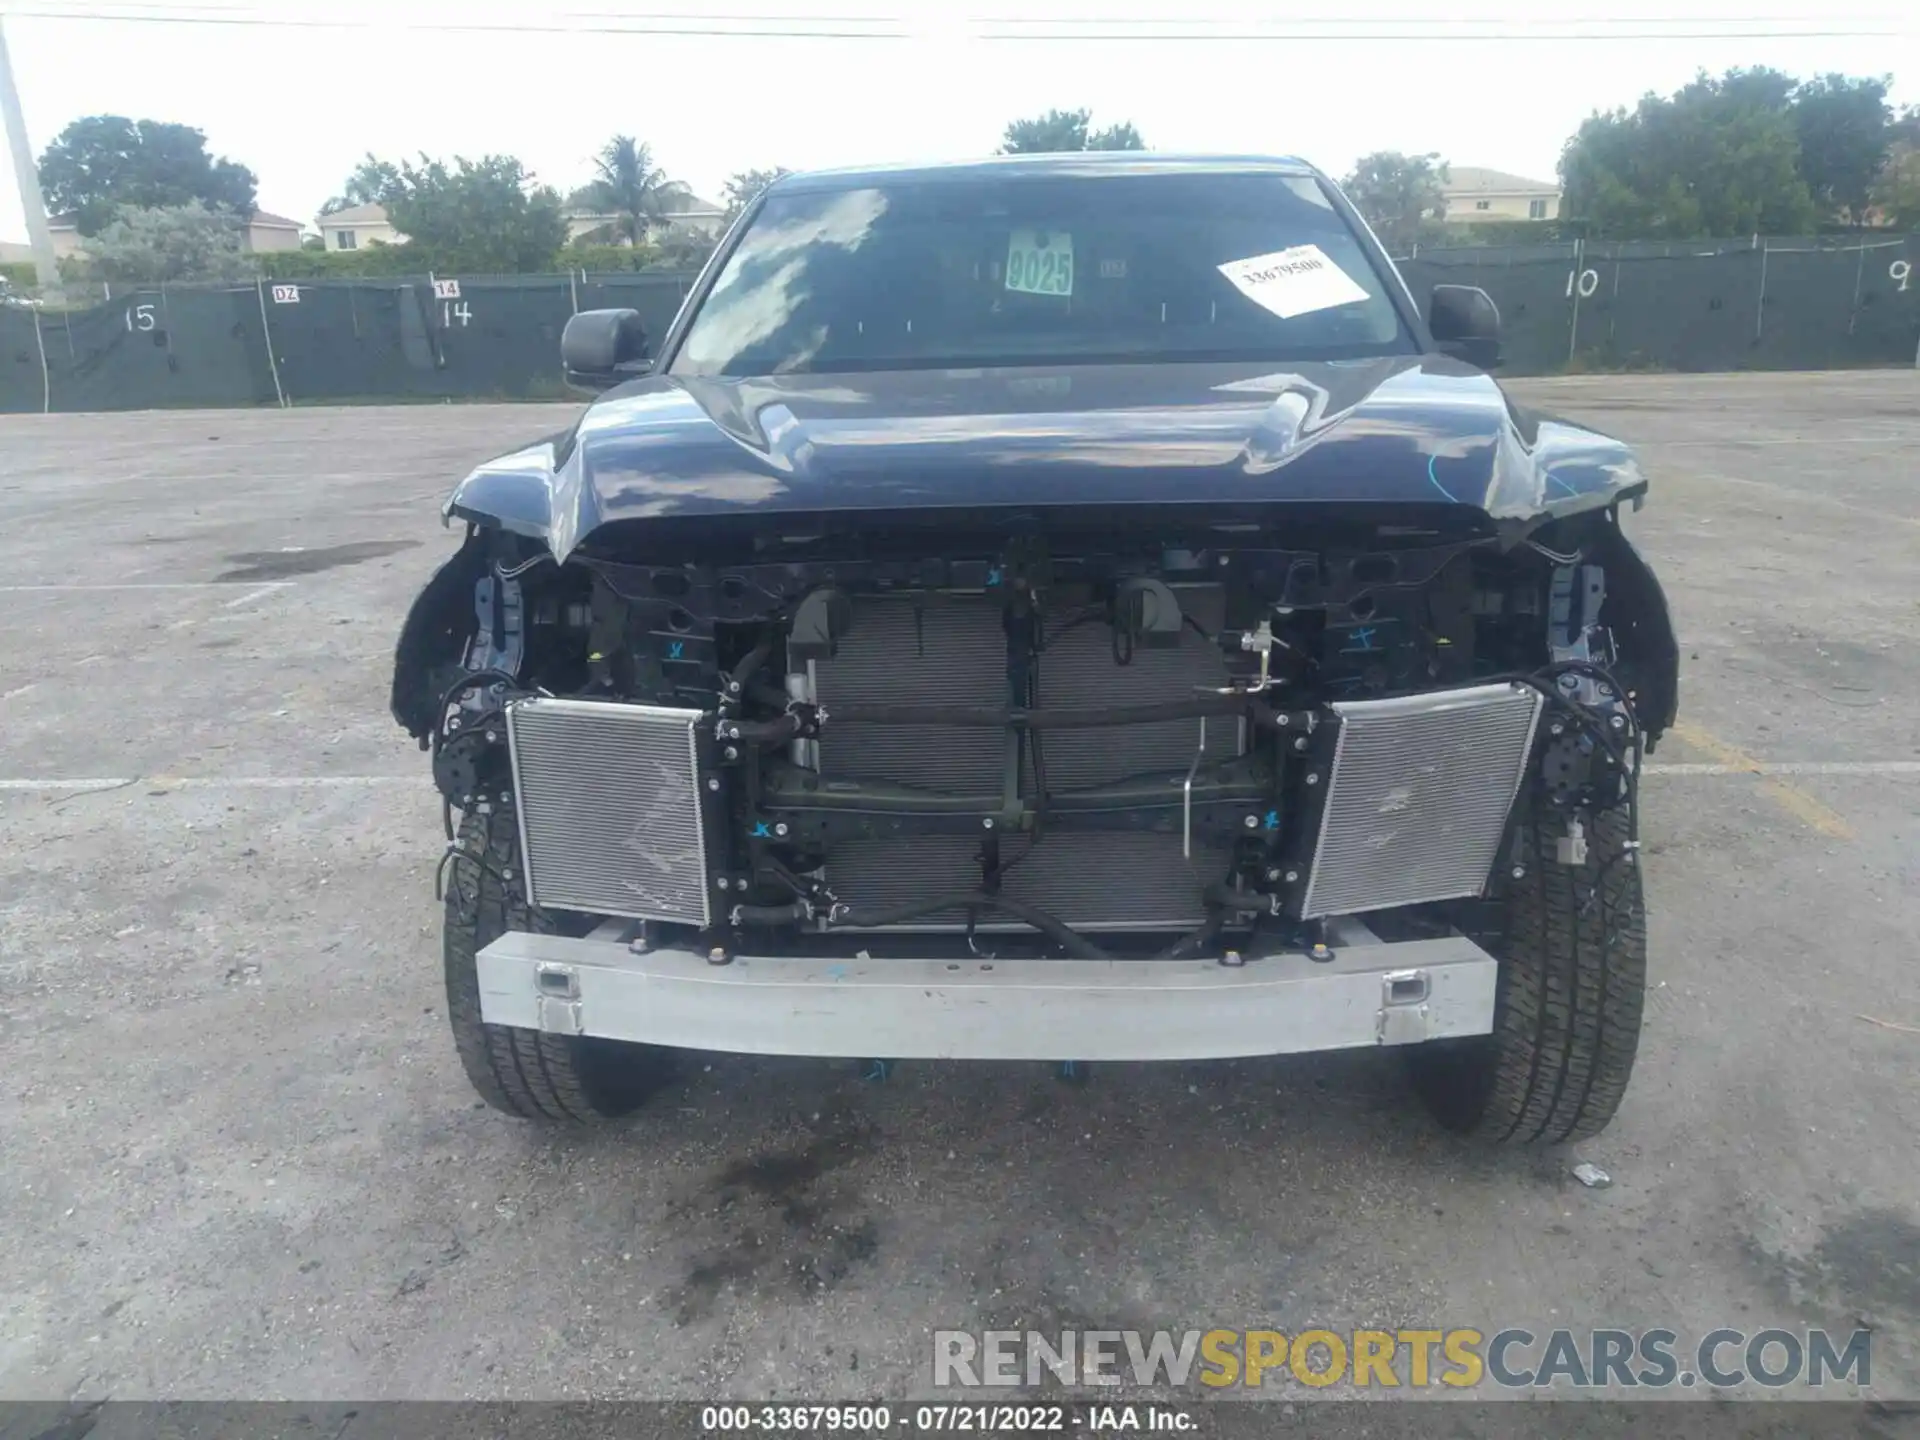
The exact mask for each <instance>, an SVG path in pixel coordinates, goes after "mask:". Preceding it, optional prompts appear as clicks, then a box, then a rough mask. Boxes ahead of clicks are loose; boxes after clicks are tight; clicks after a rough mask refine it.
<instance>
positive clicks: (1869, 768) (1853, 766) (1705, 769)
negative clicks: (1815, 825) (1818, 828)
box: [1647, 760, 1920, 775]
mask: <svg viewBox="0 0 1920 1440" xmlns="http://www.w3.org/2000/svg"><path fill="white" fill-rule="evenodd" d="M1647 773H1648V774H1649V775H1920V760H1781V761H1778V762H1762V763H1761V764H1759V765H1691V764H1674V765H1662V764H1659V763H1657V762H1649V764H1648V765H1647Z"/></svg>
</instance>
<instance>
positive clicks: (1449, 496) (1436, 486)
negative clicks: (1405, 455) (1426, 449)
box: [1427, 455, 1460, 505]
mask: <svg viewBox="0 0 1920 1440" xmlns="http://www.w3.org/2000/svg"><path fill="white" fill-rule="evenodd" d="M1439 458H1440V457H1439V456H1438V455H1429V456H1428V457H1427V479H1429V480H1431V481H1432V482H1433V488H1434V489H1436V490H1438V491H1439V492H1440V493H1441V494H1442V495H1445V496H1446V497H1447V499H1448V500H1450V501H1452V502H1453V503H1454V504H1455V505H1458V504H1459V503H1460V502H1459V501H1458V500H1454V498H1453V492H1452V491H1451V490H1449V489H1447V487H1446V486H1444V485H1442V484H1441V483H1440V477H1439V476H1438V475H1436V474H1434V473H1433V462H1434V461H1436V460H1438V459H1439Z"/></svg>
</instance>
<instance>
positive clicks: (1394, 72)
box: [0, 0, 1920, 240]
mask: <svg viewBox="0 0 1920 1440" xmlns="http://www.w3.org/2000/svg"><path fill="white" fill-rule="evenodd" d="M703 11H704V13H703ZM103 14H111V15H117V16H122V17H127V16H132V15H149V16H164V17H170V18H169V19H167V20H166V21H165V22H164V23H156V22H153V21H147V22H140V21H135V20H132V19H128V18H120V19H114V20H104V19H98V18H82V17H85V16H99V15H103ZM1545 14H1546V15H1551V16H1553V17H1554V18H1551V19H1548V18H1543V12H1542V7H1539V6H1537V5H1529V4H1527V3H1526V0H1448V3H1447V4H1445V5H1444V6H1441V5H1434V6H1431V7H1429V6H1424V5H1421V4H1419V3H1418V0H1291V3H1289V0H1267V3H1264V4H1261V5H1259V6H1251V5H1244V4H1240V5H1236V4H1233V3H1229V0H1132V3H1129V0H1094V3H1084V0H1028V3H1025V4H1021V5H1014V4H1010V3H1008V0H937V3H936V4H930V5H928V6H927V8H926V10H925V12H924V15H923V13H922V11H921V9H920V7H917V6H915V5H913V4H912V3H910V0H810V3H798V0H707V3H706V5H705V6H704V7H702V6H701V5H699V4H698V3H697V0H630V3H627V4H625V5H616V4H615V3H613V0H557V3H555V4H550V5H536V4H533V3H530V0H519V3H507V0H500V3H492V4H489V3H485V0H459V3H454V0H326V3H324V4H322V3H314V0H208V3H204V4H195V3H187V0H179V3H175V0H0V15H4V16H5V17H6V30H7V37H8V41H9V44H10V47H11V49H12V52H13V63H14V69H15V72H16V77H17V79H18V81H19V87H20V93H21V99H22V103H23V105H24V107H25V110H26V116H27V124H28V128H29V132H30V135H31V138H32V141H33V145H34V149H35V153H36V154H37V153H38V152H39V151H40V150H41V149H43V148H44V147H45V145H46V143H47V142H48V141H49V140H51V139H52V138H53V137H54V136H55V135H56V134H57V133H58V132H59V131H60V129H61V128H62V127H63V126H65V125H66V124H67V123H68V122H69V121H70V120H73V119H75V118H76V117H78V116H82V115H90V114H99V113H103V112H104V113H113V114H121V115H129V116H134V117H141V118H146V117H151V118H154V119H162V120H173V121H182V122H185V123H187V124H190V125H195V126H198V127H199V128H200V129H202V130H204V131H205V132H206V133H207V137H208V141H209V144H210V146H211V148H212V149H213V150H214V151H215V152H216V153H217V154H221V155H226V156H229V157H231V158H233V159H235V160H239V161H241V162H242V163H244V164H246V165H248V166H249V167H251V168H252V169H253V170H254V172H255V173H256V174H257V175H258V176H259V178H260V204H261V206H262V208H264V209H267V210H272V211H275V212H278V213H280V214H284V215H289V216H293V217H295V218H298V219H301V220H303V221H310V220H311V219H312V217H313V215H314V213H315V212H316V210H317V209H318V208H319V206H320V205H321V203H322V202H323V201H324V200H325V199H326V198H327V196H328V195H330V194H331V193H333V192H334V191H335V190H336V189H337V188H338V186H339V184H340V182H341V180H342V179H343V178H344V177H345V176H346V174H347V172H348V171H349V170H350V169H351V168H352V166H353V164H354V162H355V160H357V159H358V158H359V157H360V156H361V155H362V154H363V153H364V152H366V151H369V150H371V151H373V152H374V153H376V154H378V155H382V156H397V155H403V154H411V153H414V152H418V151H423V150H424V151H426V152H428V153H430V154H436V155H443V154H454V153H464V154H469V155H478V154H482V153H486V152H490V151H501V152H506V153H510V154H514V155H518V156H519V157H520V158H521V159H522V160H524V161H525V162H526V163H527V164H528V165H529V166H530V167H531V168H532V169H533V170H534V171H535V173H536V174H538V175H539V177H540V178H541V179H543V180H546V181H549V182H551V183H553V184H554V185H556V186H558V187H560V188H561V189H563V190H564V189H566V188H568V187H570V186H572V185H575V184H578V183H580V182H581V181H583V180H585V179H586V178H587V176H588V173H589V167H590V163H591V156H592V154H593V152H594V151H595V149H597V148H598V147H599V146H600V145H601V144H602V143H604V141H605V140H606V138H607V137H608V136H609V135H612V134H614V133H617V132H626V133H630V134H634V135H637V136H639V137H640V138H642V139H644V140H646V141H648V142H650V143H651V144H652V146H653V150H654V154H655V156H656V158H657V160H658V161H659V163H661V164H662V165H664V166H665V167H666V169H667V171H668V173H669V174H671V175H672V176H674V177H676V178H679V179H683V180H686V181H688V182H689V183H691V184H692V185H693V186H694V188H695V189H696V190H698V191H699V192H700V193H702V194H704V195H707V196H709V197H712V198H718V194H719V191H720V187H721V184H722V182H723V181H724V180H725V178H726V177H727V175H728V174H730V173H731V172H733V171H735V170H740V169H745V168H748V167H759V166H771V165H787V166H790V167H793V168H796V169H803V168H810V167H815V166H825V165H836V164H848V163H854V162H859V161H868V160H884V159H927V158H945V157H955V156H966V155H977V154H983V153H987V152H990V151H991V150H993V148H994V147H995V145H996V144H997V143H998V141H999V138H1000V131H1001V128H1002V127H1003V126H1004V125H1005V123H1006V122H1007V121H1008V120H1009V119H1011V118H1013V117H1015V116H1020V115H1026V114H1031V113H1035V112H1038V111H1042V110H1045V109H1047V108H1048V107H1050V106H1060V107H1063V108H1065V107H1078V106H1089V107H1091V108H1092V109H1093V111H1094V115H1095V121H1096V123H1108V122H1112V121H1116V120H1131V121H1133V122H1134V123H1135V124H1136V125H1138V126H1139V127H1140V130H1141V132H1142V134H1144V135H1145V137H1146V140H1147V143H1148V144H1149V145H1151V146H1152V147H1153V148H1155V149H1161V150H1191V151H1240V152H1246V151H1259V152H1279V153H1292V154H1299V155H1302V156H1305V157H1306V158H1307V159H1309V160H1312V161H1314V162H1315V163H1317V164H1318V165H1320V166H1322V167H1323V168H1325V169H1327V170H1330V171H1333V172H1334V173H1335V174H1338V173H1341V172H1342V171H1344V170H1345V168H1346V167H1347V166H1348V165H1349V164H1350V162H1351V161H1352V160H1353V159H1354V158H1355V157H1356V156H1358V155H1361V154H1364V153H1366V152H1368V151H1371V150H1378V149H1399V150H1409V151H1422V150H1436V151H1438V152H1440V153H1441V154H1442V155H1444V156H1445V157H1446V158H1447V159H1449V160H1451V161H1452V162H1453V163H1454V164H1456V165H1483V166H1491V167H1493V168H1495V169H1500V170H1508V171H1513V172H1515V173H1518V174H1521V175H1526V176H1531V177H1537V178H1541V179H1549V178H1551V177H1552V176H1553V173H1554V167H1555V162H1556V158H1557V156H1558V154H1559V151H1560V145H1561V142H1562V141H1563V140H1564V139H1565V137H1566V136H1567V135H1568V134H1569V133H1570V132H1571V131H1572V130H1573V128H1574V127H1575V126H1576V125H1577V124H1578V123H1579V122H1580V120H1581V119H1582V118H1584V117H1585V116H1586V115H1587V114H1588V113H1589V112H1591V111H1592V110H1594V109H1596V108H1607V107H1611V106H1614V105H1620V104H1630V103H1631V102H1632V101H1633V100H1635V99H1636V98H1637V97H1638V96H1639V95H1641V94H1642V93H1643V92H1645V91H1647V90H1657V91H1670V90H1672V89H1674V88H1676V87H1677V86H1679V85H1681V84H1684V83H1685V82H1686V81H1687V80H1688V79H1689V78H1690V77H1691V76H1692V74H1693V73H1694V72H1695V71H1696V70H1697V69H1702V68H1704V69H1707V70H1710V71H1715V72H1717V71H1720V70H1723V69H1725V68H1727V67H1728V66H1733V65H1772V66H1777V67H1779V68H1781V69H1784V70H1787V71H1789V72H1791V73H1794V74H1799V75H1806V74H1812V73H1815V72H1821V71H1828V70H1838V71H1844V72H1847V73H1851V74H1856V75H1860V74H1886V73H1892V74H1893V75H1894V76H1895V77H1896V89H1895V95H1896V98H1897V99H1901V100H1904V101H1915V100H1920V89H1916V88H1915V87H1920V53H1916V51H1917V50H1920V39H1916V36H1917V35H1920V18H1917V17H1916V12H1915V10H1914V7H1912V6H1911V5H1895V4H1892V3H1884V0H1824V3H1819V4H1816V3H1814V0H1747V3H1744V4H1740V5H1738V6H1737V7H1736V6H1735V5H1730V4H1726V3H1724V0H1723V3H1712V0H1611V3H1609V0H1564V5H1563V7H1562V8H1561V9H1560V10H1559V11H1558V12H1556V11H1554V10H1553V9H1551V8H1548V9H1547V10H1546V11H1545ZM186 16H198V17H215V18H218V17H238V18H242V19H249V20H255V21H275V22H283V21H306V22H309V23H306V24H284V23H269V24H243V25H232V24H207V23H181V17H186ZM646 17H668V18H666V19H659V18H654V19H649V18H646ZM672 17H680V18H679V19H677V20H675V19H673V18H672ZM820 17H837V18H831V19H822V18H820ZM1035 17H1040V19H1039V20H1038V22H1037V23H1038V26H1039V28H1041V29H1044V30H1047V31H1048V33H1052V34H1059V33H1061V32H1063V31H1071V30H1073V29H1075V28H1076V26H1083V27H1086V28H1089V29H1091V30H1092V31H1093V32H1094V33H1097V34H1100V35H1105V36H1115V35H1128V36H1136V37H1137V36H1141V35H1143V34H1144V35H1151V37H1152V38H1105V39H1085V38H1072V39H1054V40H1037V39H1031V38H1028V39H1020V40H1002V39H995V38H991V37H992V36H995V35H1000V34H1005V33H1007V32H1008V31H1009V30H1011V29H1016V28H1021V27H1023V26H1024V27H1025V28H1026V29H1027V30H1029V31H1030V30H1031V29H1033V28H1034V27H1035V24H1036V21H1035ZM316 21H339V22H345V23H343V24H339V25H331V24H315V23H312V22H316ZM436 22H442V23H444V22H463V23H466V24H468V25H499V26H507V27H511V26H515V25H534V26H546V27H555V28H554V29H550V30H546V31H520V32H515V31H511V30H481V31H474V30H465V31H463V30H456V29H444V28H432V27H433V26H434V24H435V23H436ZM1155 22H1158V23H1155ZM648 24H665V25H669V26H671V25H675V24H678V25H682V26H688V25H690V26H705V27H709V28H726V29H734V30H752V29H759V30H768V29H781V28H793V27H795V26H796V25H801V24H805V25H810V26H813V27H815V28H821V29H839V30H857V31H892V32H895V35H896V37H897V38H876V39H844V38H836V39H824V38H791V37H772V36H765V35H762V36H747V35H738V34H735V35H725V36H715V35H677V36H666V35H658V34H640V33H612V34H609V33H594V28H595V27H600V28H602V29H604V28H608V27H614V28H618V27H632V26H637V25H648ZM1653 31H1662V32H1664V33H1661V34H1660V35H1659V36H1658V38H1649V35H1648V32H1653ZM1356 32H1365V33H1364V34H1358V35H1357V34H1356ZM1567 32H1576V33H1578V34H1580V35H1581V36H1582V37H1583V38H1578V39H1569V38H1564V36H1565V34H1566V33H1567ZM1600 32H1604V33H1605V34H1606V35H1607V36H1608V37H1609V38H1604V39H1599V38H1591V37H1592V36H1593V35H1595V34H1596V33H1600ZM1674 32H1681V33H1678V34H1676V33H1674ZM1755 32H1765V33H1762V34H1756V33H1755ZM1783 32H1793V33H1783ZM1807 32H1824V33H1807ZM1837 32H1851V33H1837ZM1329 33H1333V34H1337V35H1339V36H1340V37H1341V38H1316V37H1324V36H1326V35H1328V34H1329ZM1174 36H1178V37H1180V38H1173V37H1174ZM1195 36H1199V37H1201V38H1193V37H1195ZM1462 37H1471V38H1462ZM1543 37H1544V38H1543ZM5 164H6V160H5V156H4V155H3V154H0V166H5ZM4 191H5V193H4V195H0V239H8V240H17V239H23V238H24V236H25V230H24V226H23V224H22V221H21V214H20V207H19V202H18V198H17V187H16V185H15V184H14V183H12V181H11V176H10V175H9V182H8V183H7V184H6V185H5V186H4Z"/></svg>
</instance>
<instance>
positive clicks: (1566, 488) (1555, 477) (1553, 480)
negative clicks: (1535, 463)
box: [1547, 475, 1580, 495]
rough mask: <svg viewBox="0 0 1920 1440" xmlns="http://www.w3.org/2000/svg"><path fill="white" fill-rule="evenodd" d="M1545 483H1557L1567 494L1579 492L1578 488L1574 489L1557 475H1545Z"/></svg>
mask: <svg viewBox="0 0 1920 1440" xmlns="http://www.w3.org/2000/svg"><path fill="white" fill-rule="evenodd" d="M1547 483H1548V484H1549V485H1558V486H1559V487H1560V488H1561V489H1562V490H1564V491H1566V492H1567V494H1569V495H1578V494H1579V493H1580V492H1579V491H1578V490H1576V489H1574V488H1573V487H1572V486H1571V485H1569V484H1567V482H1566V481H1564V480H1562V479H1561V478H1560V477H1559V476H1558V475H1549V476H1548V477H1547Z"/></svg>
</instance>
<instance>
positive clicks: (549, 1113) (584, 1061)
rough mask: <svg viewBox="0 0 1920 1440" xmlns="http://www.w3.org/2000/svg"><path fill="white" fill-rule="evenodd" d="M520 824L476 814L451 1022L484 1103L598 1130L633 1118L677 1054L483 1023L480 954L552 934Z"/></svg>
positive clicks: (451, 909)
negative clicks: (514, 937)
mask: <svg viewBox="0 0 1920 1440" xmlns="http://www.w3.org/2000/svg"><path fill="white" fill-rule="evenodd" d="M521 873H522V872H521V869H520V860H519V839H518V836H517V835H516V834H515V827H514V825H513V821H512V818H511V817H510V816H505V815H480V814H473V815H468V816H467V817H466V818H465V819H464V820H463V821H462V822H461V824H460V837H459V853H457V854H456V855H455V856H454V857H453V861H452V863H451V865H450V866H449V874H448V877H447V899H446V928H445V932H444V938H443V942H442V948H443V952H444V955H445V959H446V971H447V1019H448V1020H449V1021H450V1022H451V1024H452V1026H453V1043H454V1047H455V1049H457V1050H458V1051H459V1053H460V1063H461V1065H462V1066H464V1067H465V1069H466V1072H467V1078H468V1079H469V1080H471V1081H472V1082H473V1088H474V1089H475V1090H477V1091H479V1092H480V1098H481V1099H483V1100H485V1101H486V1102H487V1103H488V1104H489V1105H491V1106H493V1108H494V1109H496V1110H504V1111H506V1113H507V1114H509V1115H516V1116H519V1117H520V1118H521V1119H524V1120H545V1121H550V1122H572V1123H589V1124H590V1123H592V1122H594V1121H598V1120H609V1119H613V1118H616V1117H618V1116H621V1115H625V1114H627V1113H629V1112H630V1111H632V1110H634V1109H635V1108H636V1107H638V1106H639V1105H640V1104H641V1103H642V1102H643V1101H645V1100H646V1098H647V1097H648V1096H649V1095H650V1094H652V1093H653V1091H655V1090H656V1089H658V1088H659V1086H660V1085H661V1083H662V1082H663V1081H664V1080H665V1079H666V1077H667V1075H668V1074H669V1073H670V1071H671V1068H672V1067H671V1056H672V1052H671V1051H669V1050H663V1049H660V1048H659V1047H656V1046H650V1045H628V1044H623V1043H621V1042H620V1041H617V1040H599V1039H595V1038H593V1037H591V1036H581V1035H549V1034H546V1033H545V1032H543V1031H540V1030H524V1029H520V1028H518V1027H516V1026H508V1025H489V1024H487V1023H486V1022H485V1021H484V1020H482V1019H481V1018H480V976H479V970H478V968H477V965H476V960H475V957H477V956H478V955H479V953H480V952H481V951H482V950H484V949H485V948H486V947H487V946H488V945H489V944H491V943H492V942H493V941H494V940H495V939H497V938H498V937H499V936H501V935H504V934H506V933H507V932H508V931H510V930H522V931H532V932H535V933H542V934H544V933H549V932H551V931H552V930H553V928H554V926H553V923H552V921H551V920H550V919H549V918H548V916H547V915H546V914H545V913H543V912H541V911H538V910H535V909H532V908H531V907H530V906H528V904H527V902H526V897H525V893H524V891H523V890H522V889H521V881H520V876H521Z"/></svg>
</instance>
